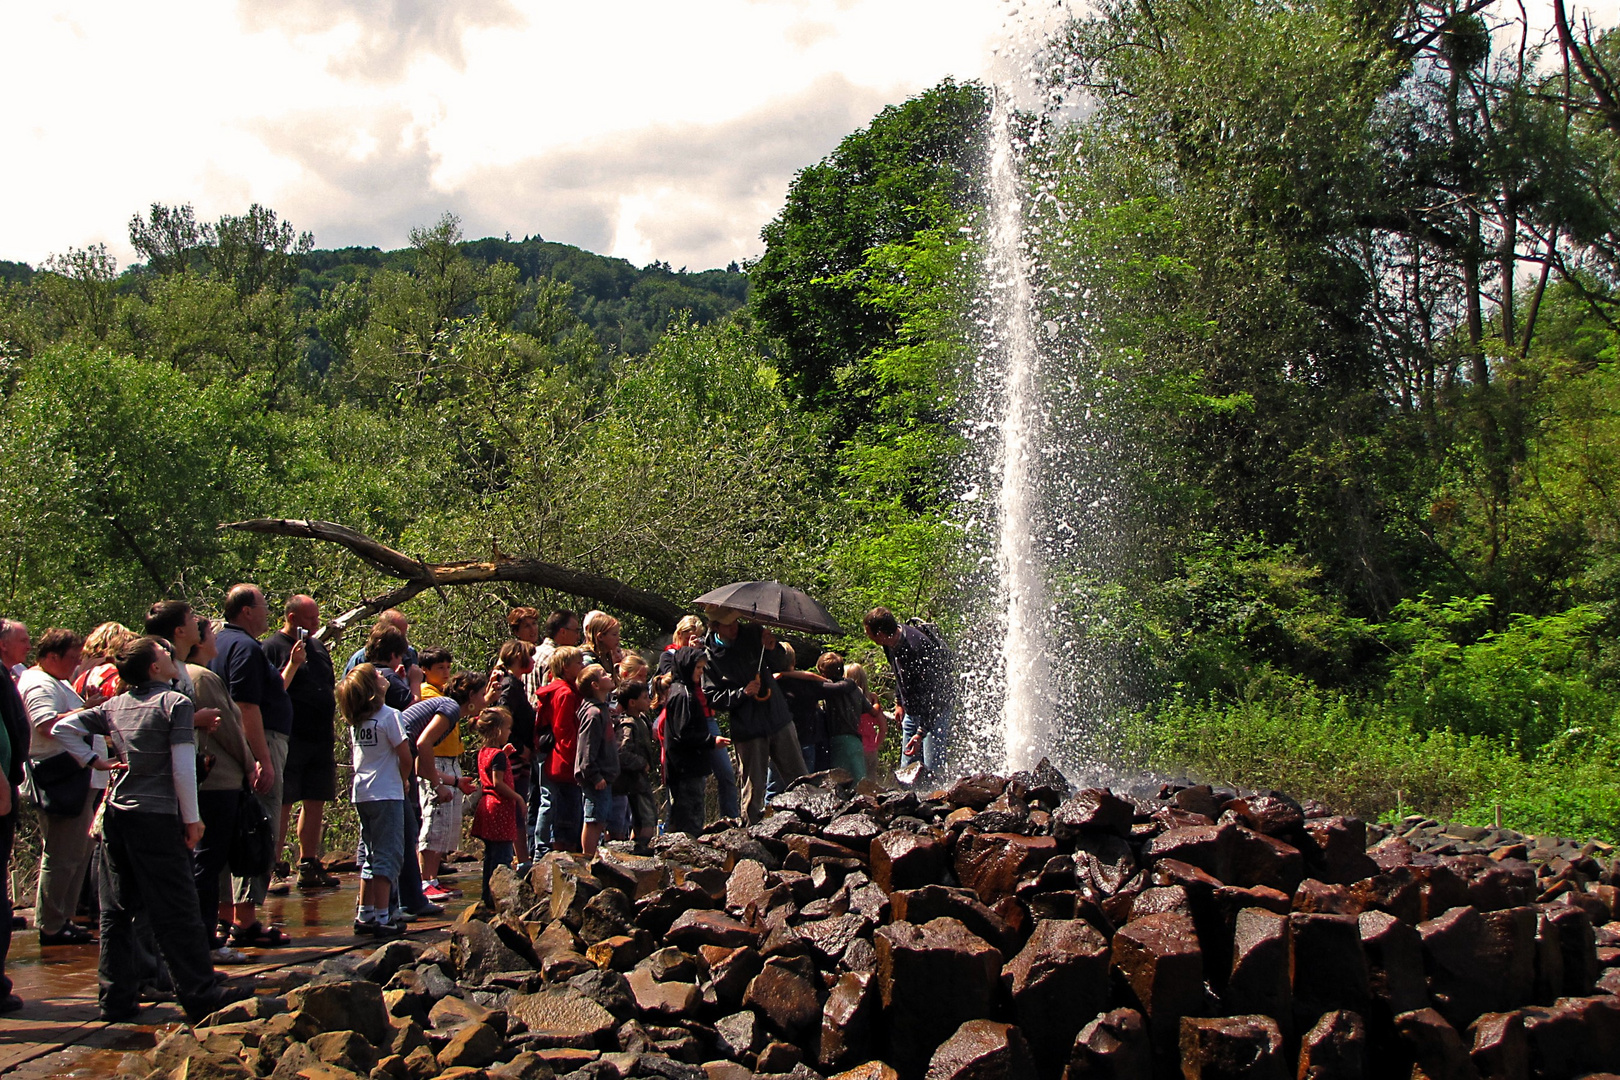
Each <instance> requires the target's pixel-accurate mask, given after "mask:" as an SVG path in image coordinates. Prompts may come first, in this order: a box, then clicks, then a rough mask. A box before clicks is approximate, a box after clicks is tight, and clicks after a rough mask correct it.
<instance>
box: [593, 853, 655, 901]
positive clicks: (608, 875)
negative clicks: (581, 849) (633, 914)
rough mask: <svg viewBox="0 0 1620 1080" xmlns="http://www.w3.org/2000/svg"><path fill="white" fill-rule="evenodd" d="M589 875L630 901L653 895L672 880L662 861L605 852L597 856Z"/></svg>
mask: <svg viewBox="0 0 1620 1080" xmlns="http://www.w3.org/2000/svg"><path fill="white" fill-rule="evenodd" d="M591 872H592V875H593V876H594V877H595V878H596V879H597V880H598V881H600V882H602V883H603V884H604V885H607V886H609V887H611V888H615V889H618V890H619V891H620V892H623V893H624V894H625V895H626V896H628V897H630V899H631V900H641V899H643V898H645V897H649V896H653V895H656V894H657V893H659V892H661V891H663V890H664V889H665V888H667V887H668V886H669V884H670V882H671V880H672V875H671V873H670V868H669V865H668V864H667V863H665V862H664V861H663V860H662V859H654V858H651V857H650V856H646V855H630V854H626V853H624V852H619V851H610V850H609V849H607V848H602V849H601V850H600V851H598V852H597V855H596V861H595V862H593V863H592V864H591Z"/></svg>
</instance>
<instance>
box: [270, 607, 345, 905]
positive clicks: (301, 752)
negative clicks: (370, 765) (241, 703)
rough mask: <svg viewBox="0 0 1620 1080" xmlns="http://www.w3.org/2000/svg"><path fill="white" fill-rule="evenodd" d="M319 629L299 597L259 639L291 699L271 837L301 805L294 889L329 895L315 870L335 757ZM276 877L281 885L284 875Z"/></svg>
mask: <svg viewBox="0 0 1620 1080" xmlns="http://www.w3.org/2000/svg"><path fill="white" fill-rule="evenodd" d="M320 627H321V609H320V605H319V604H317V603H316V602H315V598H314V597H311V596H305V595H303V594H302V593H300V594H298V595H296V596H291V597H288V598H287V606H286V608H285V611H284V616H283V621H282V624H281V628H280V629H279V630H277V631H276V632H275V633H273V634H271V635H270V636H269V637H267V638H265V639H264V655H265V657H266V658H267V659H269V661H270V666H272V667H274V668H275V669H276V670H277V671H279V672H281V677H282V684H283V685H284V686H285V687H286V688H287V696H288V697H289V698H290V699H292V733H291V735H290V736H289V737H288V739H287V763H286V765H285V767H284V768H283V770H282V788H281V818H280V827H279V828H278V829H277V835H278V836H285V835H287V826H288V825H289V824H290V823H291V819H292V808H293V804H294V803H299V804H301V806H300V808H299V811H298V856H299V857H298V887H299V888H300V889H329V888H332V887H333V886H335V885H337V884H339V882H338V879H337V878H336V877H335V876H334V875H332V874H329V873H327V872H326V867H325V866H323V865H321V855H322V854H323V851H322V844H321V825H322V818H323V816H324V814H325V811H326V804H327V803H328V802H330V801H331V800H333V799H335V798H337V753H336V750H335V749H334V748H333V740H332V736H333V730H332V727H333V724H332V718H333V715H334V713H335V711H336V698H335V696H334V693H335V691H336V689H337V676H336V673H335V672H334V671H333V668H332V654H331V653H330V652H328V651H327V648H326V646H325V645H323V644H322V643H321V642H320V641H318V640H317V639H316V638H315V631H317V630H319V629H320ZM300 645H301V646H302V648H300ZM277 870H278V871H279V870H280V867H277ZM281 876H282V877H283V879H285V873H282V874H281Z"/></svg>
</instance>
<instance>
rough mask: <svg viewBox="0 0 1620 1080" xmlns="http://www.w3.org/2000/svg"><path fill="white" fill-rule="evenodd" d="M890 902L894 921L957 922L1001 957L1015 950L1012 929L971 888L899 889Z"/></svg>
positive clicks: (891, 895)
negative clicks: (945, 920)
mask: <svg viewBox="0 0 1620 1080" xmlns="http://www.w3.org/2000/svg"><path fill="white" fill-rule="evenodd" d="M889 903H890V910H891V916H892V919H893V921H894V922H909V923H916V924H918V925H919V926H920V925H921V924H923V923H925V922H928V921H930V920H932V919H956V920H958V921H959V922H961V923H962V925H963V926H966V927H967V928H968V930H969V932H971V933H973V934H976V935H978V936H979V937H981V938H983V939H984V940H986V941H988V942H989V943H990V944H992V945H994V946H995V947H996V948H997V949H1000V950H1002V955H1004V956H1006V955H1010V954H1011V953H1012V952H1015V951H1016V943H1015V941H1014V934H1013V930H1012V927H1010V926H1008V925H1007V923H1006V921H1005V920H1003V919H1002V918H1001V916H999V915H997V914H996V913H995V912H993V911H991V910H990V908H988V907H987V906H985V904H984V903H983V901H981V900H980V899H979V896H978V894H977V893H975V892H974V891H973V890H972V889H953V888H950V887H948V886H945V885H925V886H923V887H922V888H920V889H900V890H897V891H896V892H894V893H892V894H890V896H889Z"/></svg>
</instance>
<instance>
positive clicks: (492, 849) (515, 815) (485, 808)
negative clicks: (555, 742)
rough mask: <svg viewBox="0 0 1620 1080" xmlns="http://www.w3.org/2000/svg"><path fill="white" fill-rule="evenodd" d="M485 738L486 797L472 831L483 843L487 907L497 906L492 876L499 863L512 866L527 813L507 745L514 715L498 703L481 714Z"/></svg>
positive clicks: (481, 779)
mask: <svg viewBox="0 0 1620 1080" xmlns="http://www.w3.org/2000/svg"><path fill="white" fill-rule="evenodd" d="M475 726H476V727H477V729H478V734H479V735H480V736H481V737H482V738H483V740H484V747H483V749H482V750H480V751H478V783H479V785H480V786H481V787H482V788H483V791H484V794H483V797H482V798H480V799H479V800H478V809H477V810H475V811H473V825H472V834H473V835H474V836H476V837H477V838H478V839H480V840H482V841H483V842H484V906H485V907H487V908H490V909H491V910H493V909H494V907H495V900H494V897H493V896H491V895H490V891H489V879H490V878H491V877H493V876H494V874H495V868H496V867H497V866H503V865H504V866H510V865H512V859H513V857H514V855H515V854H516V849H517V840H518V837H520V836H521V835H522V833H521V832H520V831H519V829H518V822H520V821H522V820H524V819H525V818H526V817H527V816H528V813H527V810H526V809H525V808H524V805H523V796H521V795H519V794H518V793H517V792H516V791H515V790H513V788H512V757H513V754H514V751H513V749H512V747H511V746H509V745H508V744H507V741H506V740H507V738H508V737H510V735H511V734H512V714H511V713H509V712H507V711H506V710H505V709H503V708H501V707H499V706H495V707H493V708H488V709H485V710H484V711H483V712H482V713H480V714H479V717H478V720H477V723H476V725H475Z"/></svg>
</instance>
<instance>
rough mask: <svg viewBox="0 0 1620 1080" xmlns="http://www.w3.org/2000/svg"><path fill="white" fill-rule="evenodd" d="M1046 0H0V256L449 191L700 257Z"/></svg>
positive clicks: (466, 206) (967, 66) (511, 220)
mask: <svg viewBox="0 0 1620 1080" xmlns="http://www.w3.org/2000/svg"><path fill="white" fill-rule="evenodd" d="M1052 2H1053V0H1030V7H1029V9H1026V10H1025V11H1024V12H1023V13H1022V14H1019V13H1018V12H1019V9H1020V8H1022V7H1023V5H1022V4H1021V3H1019V2H1018V0H673V2H672V0H616V2H614V3H601V4H585V3H578V2H571V3H559V2H555V0H457V2H450V0H237V2H235V3H231V2H228V0H163V2H159V3H129V2H127V0H122V2H100V0H74V2H72V3H66V2H60V0H43V2H41V0H36V2H32V3H23V2H9V0H7V2H0V57H3V59H4V68H5V70H6V72H7V76H8V78H7V82H8V84H9V85H10V86H11V87H12V89H11V91H10V92H9V93H8V95H7V96H8V101H7V104H6V107H5V108H4V109H3V110H0V145H3V146H5V147H7V152H6V154H5V157H6V158H7V159H8V161H7V165H6V166H5V167H4V168H0V194H3V197H4V200H5V203H4V204H5V205H6V206H7V207H8V212H7V213H6V214H4V215H0V258H8V259H21V260H25V261H28V262H32V263H34V264H36V265H37V264H38V263H39V262H41V261H43V260H44V259H45V257H47V256H48V255H50V254H52V253H54V252H61V251H64V250H65V249H66V248H67V247H69V246H84V245H86V244H89V243H94V242H105V243H106V244H108V246H109V247H110V248H111V249H112V250H113V251H114V252H115V253H116V254H117V255H118V256H119V258H120V261H121V262H123V261H127V260H128V259H129V257H130V256H131V255H132V252H131V251H130V249H129V246H128V229H127V223H128V221H129V218H130V216H131V215H132V214H133V213H135V212H137V211H140V210H144V209H145V207H146V206H147V205H148V204H150V203H152V202H153V201H158V202H165V203H185V202H190V203H192V204H194V205H195V206H196V208H197V212H198V215H199V216H201V217H204V218H213V217H216V216H218V215H219V214H222V213H239V212H241V211H242V210H244V209H246V207H247V206H248V204H249V203H251V202H255V201H257V202H261V203H263V204H265V205H267V206H270V207H273V208H274V209H276V210H277V211H278V212H280V213H281V214H282V216H283V217H285V218H287V219H289V220H290V221H292V222H293V224H294V225H296V226H297V227H298V228H300V229H310V230H312V231H313V232H314V234H315V240H316V243H317V244H318V245H319V246H322V247H334V246H339V245H345V244H378V245H381V246H383V247H397V246H400V245H402V244H403V243H404V242H405V236H406V231H407V230H408V229H409V228H410V227H411V226H412V225H416V224H422V223H428V222H431V221H433V220H434V219H436V218H437V217H438V216H439V214H441V213H443V212H444V211H445V210H451V211H454V212H455V213H457V214H459V215H460V216H461V217H462V219H463V222H464V230H465V232H466V233H467V235H468V236H485V235H496V236H499V235H502V234H504V233H507V232H510V233H511V234H512V235H513V236H514V237H520V236H523V235H525V234H531V233H532V234H538V235H542V236H544V237H546V238H547V239H550V240H560V241H564V242H566V243H571V244H578V245H579V246H581V247H584V248H588V249H590V250H592V251H599V252H605V253H610V254H614V255H621V256H624V257H626V258H628V259H631V260H632V261H634V262H636V263H638V264H641V263H645V262H648V261H650V260H652V259H654V258H658V259H667V260H669V261H670V262H671V263H673V264H675V265H676V266H682V265H685V266H690V267H691V268H692V269H699V268H706V267H710V266H723V265H725V264H726V263H727V262H728V261H730V260H731V259H734V258H743V257H747V256H750V255H756V254H758V252H759V250H760V243H759V229H760V226H761V225H762V224H763V223H764V222H765V221H767V220H768V219H769V218H770V217H771V216H772V215H773V214H774V213H775V212H776V211H777V209H778V208H779V207H780V206H781V202H782V198H783V196H784V194H785V192H786V190H787V185H788V182H789V181H790V180H791V179H792V176H793V173H794V172H795V171H796V170H798V169H800V168H802V167H804V166H805V165H807V164H810V163H813V162H815V161H817V160H819V159H820V158H821V157H822V156H824V155H825V154H826V153H827V152H828V151H829V150H831V149H832V148H833V147H834V146H835V145H836V144H837V142H838V140H839V139H840V138H842V137H843V136H844V135H845V134H847V133H849V132H850V131H852V130H854V129H855V128H857V127H860V126H862V125H863V124H865V123H866V122H867V121H868V120H869V119H870V118H871V117H872V115H873V114H874V113H876V112H877V111H878V110H879V109H881V108H882V107H883V106H884V105H887V104H890V103H892V102H896V101H900V100H903V99H904V98H905V97H906V96H908V95H910V94H913V93H916V92H917V91H919V90H922V89H924V88H926V87H928V86H930V85H933V84H934V83H936V82H938V81H939V80H940V79H941V78H943V77H945V76H947V75H951V76H955V77H957V78H968V77H975V76H979V75H981V74H983V73H984V72H985V71H986V70H987V67H988V66H989V65H990V64H992V63H994V62H995V61H994V59H993V57H992V52H991V50H992V48H993V47H994V45H995V43H996V41H997V40H998V38H999V37H1000V35H1001V34H1002V32H1003V29H1002V28H1003V27H1004V26H1005V25H1006V21H1007V20H1008V19H1009V18H1012V19H1014V20H1018V19H1027V18H1028V10H1031V9H1033V8H1034V7H1035V6H1036V5H1037V4H1039V5H1040V6H1043V7H1044V6H1047V5H1051V4H1052ZM24 88H26V89H24Z"/></svg>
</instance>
